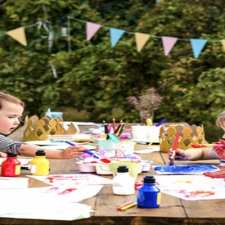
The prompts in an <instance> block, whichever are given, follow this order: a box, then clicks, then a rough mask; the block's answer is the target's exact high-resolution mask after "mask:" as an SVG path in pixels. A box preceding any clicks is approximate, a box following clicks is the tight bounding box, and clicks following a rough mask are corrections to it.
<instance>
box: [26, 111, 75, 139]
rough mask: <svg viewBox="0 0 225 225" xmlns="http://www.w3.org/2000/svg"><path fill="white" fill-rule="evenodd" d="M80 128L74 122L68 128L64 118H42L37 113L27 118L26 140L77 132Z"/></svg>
mask: <svg viewBox="0 0 225 225" xmlns="http://www.w3.org/2000/svg"><path fill="white" fill-rule="evenodd" d="M78 132H79V129H78V128H77V127H76V126H75V125H74V123H72V122H71V123H69V124H68V125H67V129H66V128H65V127H64V126H63V120H62V119H50V118H48V117H43V118H40V119H39V117H38V116H36V115H34V116H31V117H30V118H26V120H25V130H24V133H23V140H24V141H33V140H47V139H48V136H49V135H59V134H76V133H78Z"/></svg>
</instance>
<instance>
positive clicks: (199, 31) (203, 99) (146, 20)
mask: <svg viewBox="0 0 225 225" xmlns="http://www.w3.org/2000/svg"><path fill="white" fill-rule="evenodd" d="M224 7H225V2H224V1H223V0H217V1H215V0H201V1H199V0H188V1H187V0H170V1H167V0H160V3H158V4H157V3H156V1H155V0H127V1H119V0H115V1H108V0H90V1H88V0H76V1H74V0H57V1H55V0H35V1H31V0H27V1H23V0H17V1H15V0H7V1H5V3H4V4H2V5H1V6H0V11H1V20H0V40H1V47H0V59H1V70H0V89H2V90H7V91H9V92H10V93H12V94H15V95H17V96H18V97H20V98H21V99H23V100H24V101H25V102H26V103H27V113H29V114H36V113H38V114H43V113H44V112H45V111H46V110H47V108H48V107H51V108H52V110H63V111H64V112H65V115H66V117H67V118H68V119H79V120H93V121H101V120H111V119H112V117H115V118H117V119H118V120H119V119H123V120H127V121H129V122H138V121H139V115H138V112H136V111H135V109H133V108H132V107H131V106H130V105H129V104H128V102H127V97H128V96H138V95H139V94H140V93H141V92H143V91H144V90H146V89H148V88H150V87H155V88H156V89H157V91H158V92H159V93H160V95H161V96H163V102H162V103H161V106H160V109H159V110H158V111H157V112H156V113H155V119H156V120H157V119H159V118H160V117H166V118H167V120H168V121H186V122H189V123H196V124H203V125H204V126H205V127H206V130H207V137H208V138H209V139H210V140H214V139H217V138H218V136H220V135H221V133H220V132H221V131H220V130H219V129H217V128H216V127H215V119H216V116H217V115H218V113H219V112H221V111H223V110H224V108H225V93H224V84H225V54H224V52H223V51H222V46H221V44H220V43H219V40H222V39H224V35H225V26H224V21H225V14H224V13H223V9H224ZM67 16H70V17H72V19H71V20H70V26H71V31H70V33H71V39H70V41H71V51H68V42H67V41H68V40H67V38H66V37H62V35H61V33H60V28H61V27H63V26H67V22H68V21H67ZM73 18H75V20H74V19H73ZM77 19H78V20H81V21H92V22H96V23H99V24H102V25H103V27H102V28H101V30H100V31H99V32H98V33H97V34H96V35H95V37H94V38H93V39H92V40H91V42H88V41H86V40H85V23H82V22H81V21H78V20H77ZM40 20H44V21H48V26H49V28H50V29H51V30H52V31H54V42H53V45H52V48H49V46H48V33H47V31H46V29H44V28H43V27H41V28H39V29H38V27H37V26H31V27H29V25H31V24H35V23H36V22H38V21H40ZM21 25H24V26H27V29H26V32H27V37H28V46H27V47H26V48H24V47H23V46H20V45H19V44H18V43H17V42H16V41H15V40H12V39H11V38H9V37H7V36H6V35H4V32H6V31H8V30H10V29H14V28H16V27H19V26H21ZM109 27H116V28H120V29H124V30H125V31H127V32H128V33H126V34H125V35H124V37H123V38H122V39H121V41H119V43H118V44H117V45H116V47H115V48H111V47H110V39H109V31H108V28H109ZM134 32H143V33H148V34H150V35H151V38H150V40H149V41H148V43H147V45H146V46H145V48H144V49H143V50H142V51H141V52H140V53H139V52H137V51H136V46H135V41H134ZM161 36H175V37H179V38H180V39H179V41H178V42H177V44H176V46H175V48H174V49H173V50H172V52H171V55H170V56H169V57H165V56H164V54H163V49H162V44H161V39H160V37H161ZM190 38H205V39H207V40H209V43H208V45H207V46H206V48H205V49H204V50H203V52H202V54H201V55H200V58H199V59H194V58H193V53H192V49H191V45H190V42H189V39H190ZM50 65H53V67H54V68H55V69H56V72H57V78H55V77H54V76H53V72H52V69H51V66H50Z"/></svg>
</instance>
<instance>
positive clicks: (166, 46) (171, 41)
mask: <svg viewBox="0 0 225 225" xmlns="http://www.w3.org/2000/svg"><path fill="white" fill-rule="evenodd" d="M176 42H177V38H176V37H162V44H163V50H164V54H165V55H166V56H167V55H169V53H170V51H171V50H172V48H173V47H174V45H175V44H176Z"/></svg>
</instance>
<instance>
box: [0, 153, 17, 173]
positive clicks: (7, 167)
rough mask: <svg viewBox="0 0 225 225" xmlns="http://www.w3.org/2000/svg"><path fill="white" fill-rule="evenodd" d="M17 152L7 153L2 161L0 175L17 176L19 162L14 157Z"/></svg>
mask: <svg viewBox="0 0 225 225" xmlns="http://www.w3.org/2000/svg"><path fill="white" fill-rule="evenodd" d="M16 156H17V154H14V153H7V158H6V160H5V161H3V162H2V169H1V175H2V176H3V177H17V176H19V175H20V173H21V163H20V161H19V160H18V159H17V158H16Z"/></svg>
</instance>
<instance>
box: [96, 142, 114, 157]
mask: <svg viewBox="0 0 225 225" xmlns="http://www.w3.org/2000/svg"><path fill="white" fill-rule="evenodd" d="M117 146H118V143H116V142H114V141H111V140H99V141H98V150H99V154H100V155H101V157H105V158H108V157H114V156H115V154H116V149H117Z"/></svg>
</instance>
